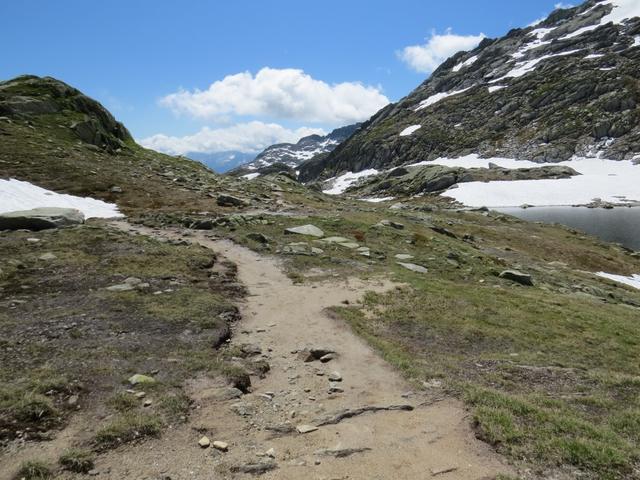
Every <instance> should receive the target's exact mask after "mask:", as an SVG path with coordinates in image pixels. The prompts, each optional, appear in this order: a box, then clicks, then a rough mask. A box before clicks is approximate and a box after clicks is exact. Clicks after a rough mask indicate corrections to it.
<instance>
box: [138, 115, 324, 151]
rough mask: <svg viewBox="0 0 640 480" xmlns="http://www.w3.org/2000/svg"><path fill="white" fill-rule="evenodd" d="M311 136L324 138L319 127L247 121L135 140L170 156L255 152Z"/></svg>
mask: <svg viewBox="0 0 640 480" xmlns="http://www.w3.org/2000/svg"><path fill="white" fill-rule="evenodd" d="M311 134H319V135H324V134H325V132H324V131H323V130H321V129H318V128H307V127H301V128H298V129H295V130H290V129H287V128H285V127H283V126H282V125H278V124H277V123H263V122H258V121H254V122H248V123H239V124H237V125H232V126H229V127H223V128H209V127H203V128H202V129H200V131H198V132H197V133H195V134H193V135H187V136H184V137H174V136H169V135H164V134H161V133H160V134H157V135H153V136H151V137H148V138H143V139H141V140H139V141H138V143H140V144H141V145H143V146H144V147H147V148H151V149H153V150H157V151H160V152H164V153H168V154H170V155H183V154H185V153H188V152H199V153H215V152H224V151H227V150H236V151H239V152H242V153H257V152H260V151H261V150H264V149H265V148H267V147H268V146H270V145H273V144H274V143H283V142H288V143H295V142H297V141H298V140H299V139H300V138H302V137H306V136H307V135H311Z"/></svg>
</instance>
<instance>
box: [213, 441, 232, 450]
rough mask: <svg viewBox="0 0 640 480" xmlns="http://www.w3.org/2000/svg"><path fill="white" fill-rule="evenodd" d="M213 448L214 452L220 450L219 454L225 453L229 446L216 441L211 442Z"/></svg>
mask: <svg viewBox="0 0 640 480" xmlns="http://www.w3.org/2000/svg"><path fill="white" fill-rule="evenodd" d="M213 448H215V449H216V450H220V451H221V452H226V451H227V450H229V444H228V443H227V442H222V441H220V440H216V441H214V442H213Z"/></svg>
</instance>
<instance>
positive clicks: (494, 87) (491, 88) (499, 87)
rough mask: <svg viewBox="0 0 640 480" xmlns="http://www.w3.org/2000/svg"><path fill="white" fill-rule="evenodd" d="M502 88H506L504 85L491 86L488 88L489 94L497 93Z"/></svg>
mask: <svg viewBox="0 0 640 480" xmlns="http://www.w3.org/2000/svg"><path fill="white" fill-rule="evenodd" d="M503 88H507V87H506V86H504V85H493V86H491V87H489V93H493V92H497V91H498V90H502V89H503Z"/></svg>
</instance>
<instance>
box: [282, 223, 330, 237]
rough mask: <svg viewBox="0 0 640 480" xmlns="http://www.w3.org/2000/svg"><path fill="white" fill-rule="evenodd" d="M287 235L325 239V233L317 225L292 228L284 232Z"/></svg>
mask: <svg viewBox="0 0 640 480" xmlns="http://www.w3.org/2000/svg"><path fill="white" fill-rule="evenodd" d="M284 233H285V234H289V235H292V234H295V235H307V236H310V237H318V238H322V237H324V232H323V231H322V230H320V229H319V228H318V227H316V226H315V225H301V226H299V227H290V228H286V229H285V230H284Z"/></svg>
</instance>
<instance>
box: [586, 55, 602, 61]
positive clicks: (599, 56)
mask: <svg viewBox="0 0 640 480" xmlns="http://www.w3.org/2000/svg"><path fill="white" fill-rule="evenodd" d="M601 57H604V54H602V53H592V54H591V55H587V56H586V57H584V59H585V60H592V59H594V58H601Z"/></svg>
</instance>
